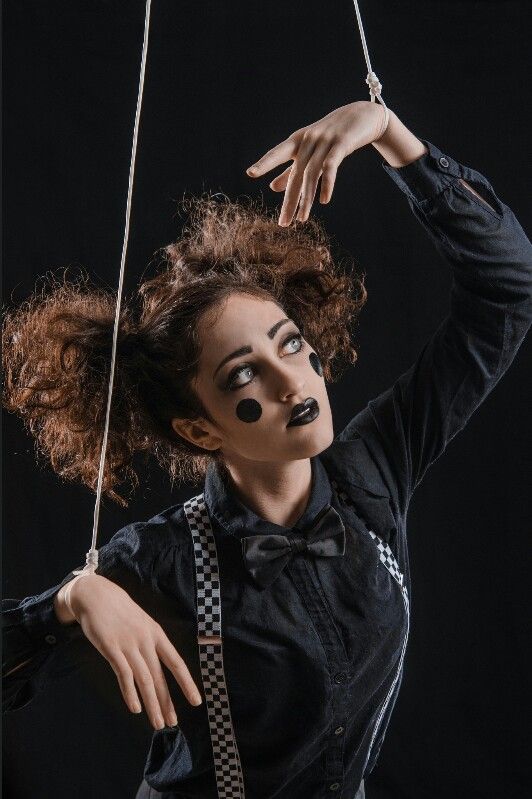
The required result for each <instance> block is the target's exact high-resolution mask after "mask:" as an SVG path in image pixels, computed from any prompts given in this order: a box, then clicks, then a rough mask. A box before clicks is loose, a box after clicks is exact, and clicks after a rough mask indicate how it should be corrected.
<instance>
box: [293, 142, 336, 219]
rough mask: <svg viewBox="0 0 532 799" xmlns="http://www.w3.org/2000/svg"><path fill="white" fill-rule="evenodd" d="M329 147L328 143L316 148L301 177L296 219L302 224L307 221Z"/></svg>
mask: <svg viewBox="0 0 532 799" xmlns="http://www.w3.org/2000/svg"><path fill="white" fill-rule="evenodd" d="M330 147H331V145H330V142H327V141H326V142H323V143H322V144H321V146H318V147H316V149H315V151H314V153H313V155H312V158H311V159H310V161H309V162H308V164H307V168H306V169H305V173H304V176H303V184H302V186H301V199H300V201H299V211H298V214H297V217H296V218H297V219H298V220H299V221H301V222H304V221H305V220H306V219H308V215H309V213H310V208H311V206H312V203H313V202H314V196H315V194H316V188H317V186H318V180H319V178H320V175H321V173H322V169H323V161H324V159H325V156H326V155H327V153H328V151H329V149H330Z"/></svg>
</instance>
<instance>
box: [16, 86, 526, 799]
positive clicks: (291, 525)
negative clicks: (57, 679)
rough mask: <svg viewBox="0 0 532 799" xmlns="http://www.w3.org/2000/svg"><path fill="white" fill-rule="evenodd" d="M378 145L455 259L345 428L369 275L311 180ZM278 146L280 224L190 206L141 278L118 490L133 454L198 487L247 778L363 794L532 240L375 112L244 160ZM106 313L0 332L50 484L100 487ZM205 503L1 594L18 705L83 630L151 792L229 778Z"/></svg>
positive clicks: (110, 482)
mask: <svg viewBox="0 0 532 799" xmlns="http://www.w3.org/2000/svg"><path fill="white" fill-rule="evenodd" d="M367 144H372V145H373V146H374V147H375V149H376V150H377V151H378V152H379V153H380V155H381V156H382V157H383V158H384V159H385V162H383V163H382V165H383V167H384V169H385V171H386V172H387V173H388V174H389V175H390V177H391V178H392V179H393V180H394V181H395V182H396V184H397V185H398V186H399V188H400V189H401V190H402V191H403V192H404V193H405V194H406V195H407V198H408V202H409V205H410V207H411V209H412V211H413V212H414V214H415V215H416V217H417V218H418V219H419V221H420V222H421V224H422V225H423V227H424V228H425V229H426V230H427V232H428V234H429V235H430V236H431V238H432V239H433V241H434V242H435V244H436V246H437V247H438V249H439V250H440V252H441V253H442V254H443V256H444V257H445V258H446V259H447V261H448V263H449V265H450V266H451V269H452V291H451V303H450V310H449V314H448V316H447V317H446V318H445V319H444V320H443V322H442V323H441V324H440V326H439V327H438V329H437V330H436V331H435V333H434V335H433V336H432V338H431V339H430V341H428V342H427V343H426V345H425V346H424V348H423V349H422V351H421V353H420V355H419V357H418V358H417V359H416V361H415V363H414V364H413V365H412V367H411V368H410V369H409V370H408V371H407V372H405V373H404V374H403V375H401V376H400V377H399V378H398V380H397V381H396V382H395V383H394V385H393V386H392V387H391V388H390V389H388V390H387V391H385V392H383V393H382V394H381V395H380V396H378V397H377V398H375V399H374V400H372V401H371V402H369V403H368V405H367V407H366V408H364V409H363V410H362V411H360V412H359V413H358V414H357V415H356V416H354V418H353V419H352V420H351V421H350V422H349V424H348V425H347V427H346V428H345V429H344V430H343V431H342V432H341V433H340V434H339V435H338V436H337V437H336V438H335V437H334V434H333V424H332V418H331V410H330V406H329V401H328V395H327V388H326V381H330V380H332V379H333V374H334V367H336V365H337V364H338V363H340V362H342V361H344V362H345V361H347V362H350V363H354V361H355V360H356V355H357V353H356V349H355V348H354V346H353V343H352V340H351V332H352V330H351V329H352V327H353V325H354V323H355V321H356V320H357V316H358V313H359V311H360V309H361V308H362V306H363V304H364V302H365V299H366V291H365V287H364V283H363V280H361V279H360V278H359V277H357V276H356V275H355V274H354V273H353V274H352V275H348V274H345V273H343V272H342V270H340V268H339V267H338V266H337V265H336V264H335V263H334V260H333V258H332V257H331V254H330V248H329V246H328V242H327V238H326V236H325V234H324V232H323V230H322V229H321V227H320V225H319V224H318V223H317V222H316V221H315V220H309V219H308V217H309V212H310V209H311V206H312V203H313V200H314V196H315V192H316V188H317V183H318V181H319V180H320V178H321V190H320V201H321V202H322V203H327V202H329V201H330V199H331V195H332V192H333V188H334V181H335V175H336V171H337V169H338V166H339V165H340V163H341V162H342V161H343V159H344V158H345V157H346V156H347V155H349V154H350V153H352V152H353V151H355V150H357V149H360V148H362V147H364V146H366V145H367ZM289 160H291V161H293V163H292V164H291V165H290V166H289V167H288V168H287V169H285V171H284V172H282V174H280V175H279V176H278V177H276V178H275V179H274V180H273V181H272V183H271V187H272V189H274V190H276V191H284V192H285V195H284V202H283V207H282V210H281V213H280V216H279V220H278V221H279V224H277V223H276V222H275V221H274V220H273V219H271V218H270V217H269V216H268V214H267V213H263V212H261V211H259V210H255V209H253V208H245V207H244V206H242V205H238V204H236V203H216V202H214V201H213V200H212V199H208V200H200V201H199V202H198V203H197V204H196V205H195V216H193V221H192V225H191V226H190V228H189V229H188V230H185V233H184V235H183V237H182V238H181V239H180V240H179V241H178V242H176V243H175V244H173V245H170V246H169V247H167V248H166V254H167V257H168V261H169V263H168V265H167V268H166V269H165V270H164V271H162V272H161V274H159V275H158V276H157V277H155V278H153V279H151V280H149V281H147V282H146V283H144V284H143V285H142V286H141V289H140V296H141V301H142V305H141V309H140V314H137V313H136V311H135V309H134V308H132V307H130V308H127V309H126V311H125V312H124V314H123V318H122V322H121V331H120V345H119V371H118V374H117V382H116V389H115V395H114V408H113V416H112V422H111V435H110V443H109V450H108V458H107V471H106V477H105V489H106V491H107V493H108V494H109V495H110V496H113V497H114V498H115V499H118V500H119V501H123V500H121V499H120V494H119V493H118V492H117V487H118V486H119V485H120V483H121V482H122V481H123V480H124V479H126V480H127V479H130V480H131V479H133V480H134V478H135V476H134V471H133V468H132V465H131V463H132V457H133V454H134V453H135V452H138V451H143V452H148V453H151V452H153V453H155V454H156V455H157V456H158V457H159V459H160V461H161V462H162V463H163V464H164V465H165V466H166V467H167V468H168V469H169V470H170V472H171V474H172V475H173V476H174V477H177V478H179V479H182V478H185V477H186V478H188V479H197V478H201V479H203V478H205V482H204V490H203V494H202V495H200V498H199V499H196V500H195V503H196V505H195V506H196V507H197V506H198V503H199V505H200V506H201V507H203V509H204V516H203V517H202V518H203V520H204V523H205V529H207V533H209V531H210V533H209V534H212V536H213V538H214V543H215V545H216V546H215V547H214V548H213V549H215V550H216V554H215V555H213V558H215V560H214V562H215V564H216V566H218V565H219V586H218V588H219V596H220V601H221V618H222V620H223V669H224V671H225V675H224V676H225V685H226V688H227V695H228V700H229V703H230V719H231V720H232V725H233V733H234V737H235V739H236V743H237V745H238V752H239V760H240V763H241V768H242V774H243V785H244V788H245V790H246V791H247V792H248V795H249V796H252V797H254V798H258V797H270V796H276V797H286V798H287V799H288V798H290V799H297V797H305V798H308V797H318V796H320V797H321V796H329V795H331V796H334V795H337V796H345V797H352V798H353V799H354V797H355V796H356V797H357V799H359V798H360V797H363V796H364V778H365V777H367V775H368V774H369V773H370V772H371V770H372V769H373V767H374V765H375V762H376V759H377V756H378V753H379V750H380V747H381V745H382V741H383V738H384V734H385V731H386V728H387V726H388V722H389V719H390V715H391V712H392V709H393V706H394V704H395V701H396V698H397V693H398V690H399V686H400V683H401V676H402V666H403V658H404V652H405V647H406V643H407V638H408V628H409V593H410V575H409V568H408V555H407V545H406V516H407V510H408V505H409V501H410V498H411V496H412V493H413V491H414V490H415V488H416V486H417V485H418V484H419V483H420V481H421V480H422V478H423V476H424V474H425V473H426V470H427V468H428V467H429V466H430V464H431V463H433V462H434V461H435V459H436V458H438V457H439V456H440V455H441V453H442V452H443V451H444V449H445V447H446V445H447V444H448V442H449V441H450V440H451V439H452V438H453V437H454V435H456V433H457V432H458V431H459V430H461V429H462V428H463V427H464V425H465V424H466V422H467V421H468V419H469V418H470V416H471V414H472V413H473V412H474V410H475V409H476V408H477V407H478V406H479V404H480V403H481V402H482V401H483V400H484V398H485V397H486V396H487V395H488V394H489V392H490V391H491V390H492V389H493V387H494V386H495V385H496V383H497V382H498V380H499V379H500V378H501V376H502V375H503V374H504V372H505V371H506V369H507V368H508V367H509V365H510V364H511V362H512V359H513V358H514V356H515V354H516V352H517V350H518V348H519V346H520V344H521V342H522V340H523V338H524V336H525V334H526V331H527V330H528V327H529V326H530V321H531V316H532V309H531V301H530V300H531V286H532V245H531V244H530V242H529V240H528V239H527V237H526V235H525V233H524V232H523V230H522V228H521V226H520V225H519V223H518V221H517V220H516V218H515V216H514V214H513V212H512V211H511V210H510V208H509V207H508V206H507V205H505V204H504V203H503V202H502V201H501V200H500V199H499V198H498V197H497V196H496V194H495V192H494V190H493V188H492V186H491V184H490V183H489V182H488V180H487V179H486V178H485V177H484V176H483V175H481V174H480V173H479V172H476V171H475V170H473V169H471V168H469V167H467V166H464V165H462V164H460V163H458V162H457V161H456V160H454V159H453V158H452V157H451V156H450V155H448V154H444V153H443V152H442V151H441V150H439V149H438V147H436V146H435V145H434V144H432V143H431V142H429V141H427V140H424V139H418V138H417V137H416V136H415V135H414V134H413V133H412V132H411V131H409V130H408V129H407V128H406V127H405V126H404V125H403V124H402V123H401V121H400V120H399V119H398V118H397V116H396V115H395V114H394V113H393V112H391V113H390V115H389V119H387V117H386V116H385V113H384V109H383V108H382V106H380V105H378V104H373V103H370V102H364V101H360V102H355V103H352V104H349V105H346V106H343V107H341V108H338V109H336V110H335V111H333V112H331V113H330V114H328V115H327V116H326V117H324V118H323V119H321V120H319V121H318V122H315V123H314V124H312V125H309V126H307V127H305V128H301V129H300V130H298V131H296V132H294V133H293V134H292V135H291V136H289V137H288V138H287V139H286V140H285V141H283V142H282V143H280V144H279V145H278V146H277V147H275V148H273V149H272V150H271V151H269V152H268V153H267V154H266V155H265V156H264V157H263V158H261V160H260V161H259V162H258V164H257V165H256V167H255V169H254V170H251V169H250V170H248V173H250V174H251V175H253V176H259V175H263V174H265V173H266V172H268V171H270V170H271V169H273V168H275V167H276V166H279V165H281V164H284V163H285V162H287V161H289ZM471 184H474V187H473V186H472V185H471ZM298 205H299V210H298ZM296 212H297V218H296V223H295V224H294V225H293V226H292V227H290V225H291V224H292V222H293V218H294V214H296ZM297 222H300V223H302V224H297ZM303 223H306V224H303ZM284 228H288V229H287V230H285V229H284ZM113 312H114V299H113V298H112V297H110V296H107V295H105V294H102V293H95V292H91V291H90V290H88V289H87V288H86V287H85V286H75V285H72V284H63V285H60V286H56V287H55V288H54V289H53V291H51V292H50V293H49V294H48V295H45V296H43V297H37V296H34V297H33V298H31V300H30V301H29V302H28V303H27V304H25V305H24V306H23V307H22V308H20V309H17V310H15V311H13V312H12V313H11V314H10V315H8V317H7V319H6V323H5V331H4V341H5V344H4V358H5V368H6V377H7V379H6V400H5V402H6V404H7V407H9V408H10V409H11V410H14V411H17V412H18V413H20V414H21V415H22V416H23V418H25V419H26V421H27V423H28V425H29V427H30V429H31V430H32V432H33V433H34V434H35V435H36V437H37V441H38V445H39V447H40V449H41V450H42V451H43V452H45V453H46V454H47V455H48V456H49V458H50V460H51V463H52V465H53V467H54V468H55V469H56V470H57V471H58V472H59V473H60V474H61V475H63V476H64V477H67V478H69V479H80V480H82V481H83V482H85V483H86V484H88V485H90V486H92V487H93V486H94V485H95V482H96V474H97V468H98V457H99V444H100V440H101V434H102V425H103V415H104V405H105V390H106V381H107V375H108V365H109V353H110V341H111V331H112V322H113ZM202 503H203V504H202ZM193 506H194V501H192V500H191V501H189V502H187V503H184V504H183V505H178V506H174V507H172V508H169V509H168V510H165V511H163V512H162V513H160V514H159V515H158V516H156V517H155V518H153V519H151V520H150V521H148V522H139V523H136V524H133V525H129V526H127V527H125V528H124V529H123V530H120V531H119V532H117V533H116V534H115V535H114V536H113V538H112V539H111V541H110V542H109V543H108V544H107V545H105V546H103V547H101V549H100V550H99V556H100V558H99V560H100V565H99V568H98V574H94V575H88V576H87V575H84V576H78V577H74V576H73V574H72V572H70V573H69V574H68V575H67V576H66V577H65V578H64V580H63V581H62V582H61V584H60V585H56V586H54V587H53V588H50V589H49V590H47V591H45V592H43V593H42V594H40V595H38V596H34V597H26V598H24V599H22V600H18V599H6V600H4V627H5V631H6V634H5V643H4V647H5V649H4V651H5V652H6V664H5V672H6V678H5V680H4V692H5V696H6V698H5V708H6V709H7V710H15V709H17V708H18V707H22V706H23V705H25V704H27V702H28V701H30V700H31V699H32V697H33V696H34V695H35V692H36V691H37V690H38V689H39V687H40V686H41V685H43V683H44V682H45V675H46V674H47V670H50V669H51V668H52V664H53V662H54V659H55V660H56V661H57V660H59V661H60V658H61V649H62V647H64V646H65V645H66V643H68V642H69V641H71V640H73V638H75V637H76V636H77V637H81V636H84V637H85V639H88V641H89V642H90V644H91V645H93V646H94V647H96V648H97V650H98V651H99V652H100V653H101V654H102V655H103V656H104V657H105V658H106V659H107V660H108V662H109V663H110V665H111V667H112V668H113V671H114V672H115V674H116V676H117V680H118V683H119V686H120V690H121V692H122V695H123V698H124V701H125V702H126V705H127V707H128V708H129V709H130V710H131V711H132V712H140V703H139V694H140V697H141V698H142V700H143V703H144V707H145V709H146V712H147V713H148V715H149V717H150V720H151V722H152V724H153V726H154V728H155V732H154V735H153V738H152V745H151V748H150V751H149V754H148V759H147V762H146V766H145V770H144V777H145V780H144V781H143V783H142V785H141V786H140V788H139V791H138V794H137V796H138V797H141V796H142V797H148V796H151V797H154V796H163V797H166V799H170V798H171V797H172V798H173V797H175V798H177V797H180V796H185V795H186V796H198V797H215V796H217V795H218V792H217V787H216V786H217V782H216V780H217V779H218V778H219V774H220V761H219V753H218V754H216V749H215V747H214V740H213V737H212V730H213V728H212V726H209V725H210V723H211V720H210V718H209V716H208V707H207V706H206V705H207V703H206V702H201V695H202V690H201V689H202V687H204V685H205V682H204V679H203V678H204V674H203V672H202V671H201V669H200V664H199V661H198V638H197V635H198V624H199V616H200V614H199V608H200V602H203V603H204V602H205V591H203V594H202V596H201V599H200V594H201V592H200V591H199V584H198V575H200V572H199V571H198V562H197V559H196V558H195V553H196V552H197V549H196V546H197V542H198V538H197V537H195V535H196V536H197V529H196V530H195V528H194V517H193V514H192V511H191V508H193ZM207 533H206V535H207ZM191 534H192V536H191ZM201 576H202V578H203V576H204V575H203V574H202V575H201ZM202 585H203V583H202ZM212 585H213V586H214V588H213V590H216V584H215V581H213V582H212ZM196 602H198V605H196ZM201 607H202V608H203V605H202V606H201ZM163 667H166V669H167V672H163ZM167 677H169V678H170V679H167ZM172 678H174V679H172ZM202 679H203V684H202ZM220 679H221V678H220ZM176 683H177V685H176ZM178 686H179V688H178ZM198 701H199V702H200V703H199V704H198ZM174 709H176V710H177V718H178V719H179V722H178V724H177V719H176V716H175V713H174ZM218 710H219V712H220V713H221V712H222V710H221V709H220V708H218ZM226 712H227V710H226ZM229 735H230V732H229V733H228V736H229ZM213 749H214V751H215V755H214V757H213ZM219 785H220V783H219V782H218V787H219ZM227 795H231V796H237V795H240V794H239V793H238V791H236V792H233V793H231V792H230V793H228V794H227ZM242 795H243V794H242Z"/></svg>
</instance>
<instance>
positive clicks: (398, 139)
mask: <svg viewBox="0 0 532 799" xmlns="http://www.w3.org/2000/svg"><path fill="white" fill-rule="evenodd" d="M383 110H384V109H383ZM372 145H373V147H375V149H376V150H377V151H378V152H379V153H380V154H381V155H382V157H383V158H384V159H385V160H386V161H387V162H388V163H389V164H390V166H393V167H401V166H406V165H407V164H411V163H412V161H416V160H417V159H418V158H421V156H422V155H425V153H427V152H428V150H427V148H426V147H425V145H424V144H423V142H421V141H420V140H419V139H418V138H417V136H414V134H413V133H412V132H411V131H410V130H408V128H407V127H406V126H405V125H403V123H402V122H401V120H400V119H399V117H398V116H397V115H396V114H394V112H393V111H390V120H389V122H388V127H387V128H386V131H385V132H384V134H383V135H382V136H381V137H380V139H378V140H377V141H374V142H372Z"/></svg>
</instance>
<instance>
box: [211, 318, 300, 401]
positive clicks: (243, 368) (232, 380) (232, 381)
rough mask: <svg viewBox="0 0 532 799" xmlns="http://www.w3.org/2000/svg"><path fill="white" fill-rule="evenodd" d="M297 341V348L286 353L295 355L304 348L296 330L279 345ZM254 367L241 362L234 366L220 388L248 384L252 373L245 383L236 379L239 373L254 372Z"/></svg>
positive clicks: (227, 389) (226, 388)
mask: <svg viewBox="0 0 532 799" xmlns="http://www.w3.org/2000/svg"><path fill="white" fill-rule="evenodd" d="M294 340H295V341H297V342H298V348H297V349H296V350H294V351H293V352H290V353H288V354H289V355H297V354H299V353H300V352H301V351H302V350H303V349H304V348H305V341H304V340H303V336H302V334H301V333H299V332H298V331H294V332H293V333H291V334H290V335H289V336H287V337H286V338H285V339H284V341H283V342H282V344H281V347H285V346H286V345H287V344H289V343H290V342H291V341H294ZM254 371H255V367H254V366H252V365H250V364H241V365H240V366H236V367H235V368H234V369H232V370H231V371H230V372H229V375H228V376H227V380H226V381H225V383H224V385H223V387H222V389H223V390H224V391H238V389H239V388H243V387H244V386H247V385H249V384H250V383H251V382H252V381H253V378H254V374H253V376H252V377H251V380H247V381H246V382H245V383H240V384H237V382H236V381H237V379H238V377H239V376H240V375H241V374H245V373H246V372H250V373H254Z"/></svg>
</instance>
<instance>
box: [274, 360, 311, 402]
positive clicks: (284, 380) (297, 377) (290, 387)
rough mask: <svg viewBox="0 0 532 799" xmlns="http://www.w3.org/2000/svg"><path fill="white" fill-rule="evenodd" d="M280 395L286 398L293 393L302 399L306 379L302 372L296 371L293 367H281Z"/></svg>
mask: <svg viewBox="0 0 532 799" xmlns="http://www.w3.org/2000/svg"><path fill="white" fill-rule="evenodd" d="M278 382H279V388H278V391H279V397H280V399H282V400H286V399H288V398H289V397H291V396H292V395H298V396H299V397H300V398H301V400H304V399H305V397H303V396H302V394H303V391H304V388H305V384H306V380H305V378H304V377H303V375H302V374H301V373H300V372H296V371H294V369H293V367H280V368H279V372H278Z"/></svg>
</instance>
